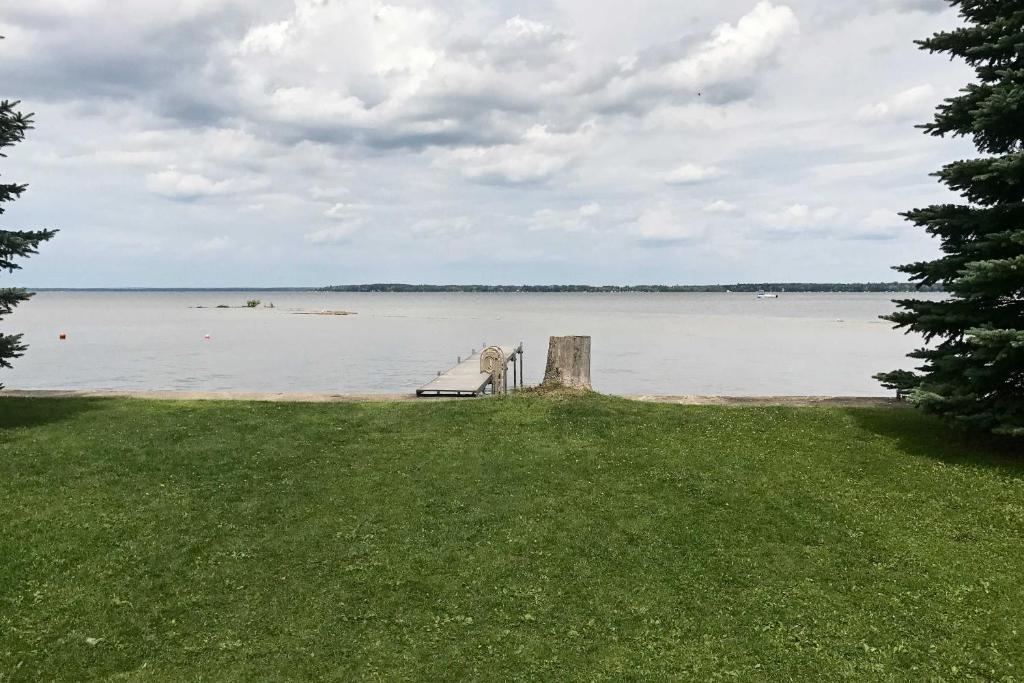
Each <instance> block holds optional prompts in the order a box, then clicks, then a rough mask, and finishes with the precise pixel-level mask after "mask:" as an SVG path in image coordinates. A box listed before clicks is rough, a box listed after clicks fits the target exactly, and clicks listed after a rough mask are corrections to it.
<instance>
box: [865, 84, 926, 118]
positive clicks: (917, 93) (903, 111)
mask: <svg viewBox="0 0 1024 683" xmlns="http://www.w3.org/2000/svg"><path fill="white" fill-rule="evenodd" d="M937 99H938V98H937V95H936V94H935V88H934V87H932V86H931V85H928V84H925V85H918V86H915V87H913V88H910V89H908V90H904V91H902V92H899V93H897V94H895V95H893V96H892V97H890V98H889V99H887V100H883V101H881V102H875V103H874V104H868V105H865V106H863V107H861V108H860V109H859V110H857V119H858V120H860V121H891V120H898V119H905V118H909V117H912V116H918V115H924V113H925V112H927V111H928V109H929V108H930V107H931V106H934V105H935V104H937Z"/></svg>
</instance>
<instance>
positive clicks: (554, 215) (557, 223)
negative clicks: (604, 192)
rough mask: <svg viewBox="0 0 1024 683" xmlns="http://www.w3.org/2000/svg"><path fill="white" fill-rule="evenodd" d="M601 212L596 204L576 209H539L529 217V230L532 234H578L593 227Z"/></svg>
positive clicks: (592, 203)
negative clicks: (545, 231) (553, 231)
mask: <svg viewBox="0 0 1024 683" xmlns="http://www.w3.org/2000/svg"><path fill="white" fill-rule="evenodd" d="M602 211H603V209H602V207H601V205H600V204H598V203H597V202H591V203H589V204H584V205H583V206H581V207H579V208H578V209H570V210H559V209H541V210H540V211H537V212H535V213H534V214H533V216H532V217H531V219H530V222H529V229H530V230H531V231H532V232H538V231H544V230H560V231H562V232H578V231H580V230H586V229H589V228H592V227H594V224H595V221H596V220H597V218H598V217H599V216H600V215H601V212H602Z"/></svg>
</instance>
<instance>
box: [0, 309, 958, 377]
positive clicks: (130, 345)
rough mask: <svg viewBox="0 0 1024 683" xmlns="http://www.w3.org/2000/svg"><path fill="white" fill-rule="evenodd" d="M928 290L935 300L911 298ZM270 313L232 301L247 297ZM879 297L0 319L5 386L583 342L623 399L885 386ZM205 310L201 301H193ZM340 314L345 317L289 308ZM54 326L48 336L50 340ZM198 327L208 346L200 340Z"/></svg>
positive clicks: (366, 367)
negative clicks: (12, 356) (6, 349)
mask: <svg viewBox="0 0 1024 683" xmlns="http://www.w3.org/2000/svg"><path fill="white" fill-rule="evenodd" d="M919 296H924V297H938V296H941V295H919ZM250 298H259V299H261V300H262V301H263V302H264V303H267V302H273V303H274V306H275V308H273V309H270V308H256V309H246V308H230V309H217V308H212V307H213V306H216V305H218V304H229V305H231V306H241V305H242V304H243V303H244V302H245V301H246V299H250ZM891 298H892V295H888V294H782V296H781V297H780V298H778V299H760V300H759V299H757V298H755V297H754V296H753V295H752V294H746V293H743V294H740V293H737V294H650V293H632V294H561V293H550V294H469V293H453V294H425V293H422V294H421V293H410V294H373V293H335V292H223V291H216V292H214V291H201V292H200V291H189V292H41V293H39V294H37V295H36V297H35V298H33V299H32V300H31V301H29V302H27V303H25V304H23V305H22V306H21V307H19V308H18V309H17V310H16V311H15V313H14V314H13V315H11V316H10V317H9V318H8V319H7V320H5V321H4V323H3V331H5V332H11V331H19V332H24V333H25V341H26V342H28V343H29V344H30V346H31V348H30V350H29V352H28V353H27V354H26V356H25V357H23V358H21V359H18V360H16V361H15V368H14V369H13V370H7V371H2V372H0V382H3V383H4V384H6V385H7V387H8V388H11V389H99V388H111V389H181V390H186V389H187V390H209V391H315V392H339V393H345V392H351V393H392V392H407V391H411V390H413V389H415V388H416V387H417V386H419V385H421V384H423V383H425V382H426V381H428V380H429V379H430V378H431V377H432V376H434V375H435V374H436V373H437V371H439V370H443V369H446V368H448V367H450V366H451V365H452V364H454V362H455V360H456V356H459V355H462V356H465V355H467V354H468V353H469V351H470V350H471V349H474V348H475V349H479V348H481V346H482V345H484V344H485V343H488V344H495V343H497V344H501V343H511V342H518V341H523V342H524V344H525V354H524V358H525V363H526V379H527V382H528V383H530V382H537V381H539V379H540V378H541V375H542V374H543V369H544V357H545V353H546V350H547V338H548V336H550V335H563V334H589V335H591V336H592V337H593V367H592V374H593V380H594V386H595V388H596V389H598V390H600V391H605V392H609V393H621V394H642V393H662V394H724V395H737V396H743V395H784V394H836V395H849V396H869V395H879V394H882V393H884V392H883V390H882V389H881V388H880V387H879V386H878V384H877V382H875V381H874V380H873V379H871V375H872V374H873V373H875V372H878V371H881V370H891V369H894V368H897V367H911V366H912V363H910V362H909V361H908V360H907V359H906V358H905V355H906V353H907V352H908V351H910V350H912V349H913V348H915V347H916V346H918V345H919V343H920V342H919V340H918V339H915V338H914V337H908V336H904V335H903V334H901V333H899V332H896V331H893V330H892V329H891V326H890V325H889V324H888V323H886V322H884V321H881V320H879V319H878V316H879V315H881V314H883V313H887V312H889V311H891V310H892V309H893V306H892V304H891V302H890V299H891ZM196 306H204V307H205V308H195V307H196ZM338 309H343V310H349V311H354V312H356V313H357V315H350V316H316V315H295V313H296V312H299V311H311V310H312V311H317V310H338ZM61 332H66V333H67V339H66V340H65V341H61V340H59V339H58V335H59V334H60V333H61ZM205 335H209V339H205V338H204V337H205Z"/></svg>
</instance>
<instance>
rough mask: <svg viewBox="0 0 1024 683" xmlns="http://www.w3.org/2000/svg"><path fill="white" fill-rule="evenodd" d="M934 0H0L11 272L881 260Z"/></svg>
mask: <svg viewBox="0 0 1024 683" xmlns="http://www.w3.org/2000/svg"><path fill="white" fill-rule="evenodd" d="M956 25H957V18H956V16H955V14H954V13H952V12H951V11H949V10H948V9H947V5H946V3H944V2H942V0H778V1H775V0H772V1H763V2H757V0H690V1H688V2H680V1H679V0H649V1H643V0H635V1H634V2H621V1H620V0H526V1H525V2H516V3H510V2H495V1H483V0H446V1H445V2H436V3H431V2H419V3H407V4H400V3H395V4H386V3H384V2H378V1H375V0H294V1H293V0H259V1H256V0H32V1H31V2H26V1H25V0H0V35H4V36H6V40H4V41H2V42H0V97H5V98H11V99H21V100H23V101H24V107H25V108H26V109H28V110H31V111H34V112H36V118H37V126H36V130H35V131H33V132H32V133H31V135H30V137H29V139H28V141H26V142H25V143H24V144H22V145H20V146H18V147H17V148H15V149H14V150H12V151H11V154H10V156H9V158H8V159H6V160H0V173H2V175H3V177H4V178H5V179H9V180H11V181H17V182H27V183H29V185H30V187H29V191H28V192H27V193H26V194H25V195H24V197H23V199H22V200H20V201H18V202H17V203H15V204H13V205H9V206H10V209H9V211H8V212H7V213H6V214H4V216H3V217H2V218H0V220H2V221H3V222H2V225H3V227H5V228H34V227H57V228H60V229H61V233H60V234H59V235H58V236H57V238H56V239H55V240H54V241H53V242H51V243H50V244H48V245H45V246H44V247H43V252H42V253H41V254H40V255H39V256H36V257H33V258H32V259H30V260H28V261H26V262H25V269H24V270H23V271H22V272H20V273H18V274H16V275H15V276H14V277H13V278H11V277H7V276H5V277H4V281H7V282H11V281H14V282H15V283H17V284H22V285H27V286H38V287H46V286H235V285H238V286H276V285H320V284H328V283H356V282H376V281H398V282H433V283H441V282H445V283H447V282H455V283H476V282H480V283H551V282H559V283H562V282H573V283H593V284H614V283H623V284H630V283H648V282H655V283H690V284H692V283H714V282H737V281H740V282H742V281H765V280H769V281H795V280H800V281H851V280H856V281H860V280H881V279H885V280H888V279H893V278H895V277H897V276H896V274H895V273H893V272H892V271H891V270H890V269H889V268H890V266H891V265H893V264H896V263H901V262H905V261H908V260H916V259H919V258H924V257H929V256H931V255H932V254H933V253H934V251H935V246H934V245H933V244H932V243H931V240H930V239H929V238H928V237H927V236H926V235H924V234H923V232H922V231H920V230H918V229H916V228H914V227H913V226H910V225H908V224H905V223H904V222H902V221H901V219H899V217H898V216H897V215H896V212H898V211H902V210H906V209H908V208H912V207H914V206H919V205H923V204H927V203H932V202H934V201H936V200H939V201H944V200H947V199H949V197H950V196H949V195H948V194H947V193H946V192H945V191H944V190H942V189H941V188H940V187H939V186H938V185H937V184H936V183H935V181H934V179H933V178H930V177H929V175H928V174H929V173H930V172H932V171H934V170H936V169H937V168H938V167H939V166H940V165H941V164H942V163H945V162H948V161H951V160H953V159H954V158H960V157H964V156H967V155H969V154H970V152H971V150H970V147H969V145H968V144H967V143H965V142H963V141H948V140H941V139H936V138H930V137H927V136H925V135H923V134H921V133H920V132H919V131H917V130H915V129H914V128H913V126H914V124H915V123H920V122H922V121H925V120H927V119H928V118H929V115H930V111H931V109H932V108H933V107H934V105H935V103H936V102H938V101H939V100H940V99H941V98H942V97H946V96H949V95H952V94H955V92H956V90H957V89H958V88H959V87H961V86H962V85H963V84H964V83H966V82H967V81H968V80H969V75H970V74H969V73H968V72H967V71H966V69H965V67H963V66H962V65H959V64H956V63H950V62H949V61H947V60H946V59H944V58H943V57H941V56H934V55H928V54H927V53H923V52H920V51H918V50H917V48H916V47H915V46H914V44H913V40H914V39H917V38H923V37H925V36H927V35H929V34H930V33H932V32H934V31H935V30H939V29H942V28H948V27H952V26H956Z"/></svg>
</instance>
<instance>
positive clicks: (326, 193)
mask: <svg viewBox="0 0 1024 683" xmlns="http://www.w3.org/2000/svg"><path fill="white" fill-rule="evenodd" d="M349 194H351V193H350V192H349V189H348V188H347V187H320V186H319V185H314V186H313V187H311V188H310V189H309V196H310V197H312V198H313V199H341V198H342V197H347V196H348V195H349Z"/></svg>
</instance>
